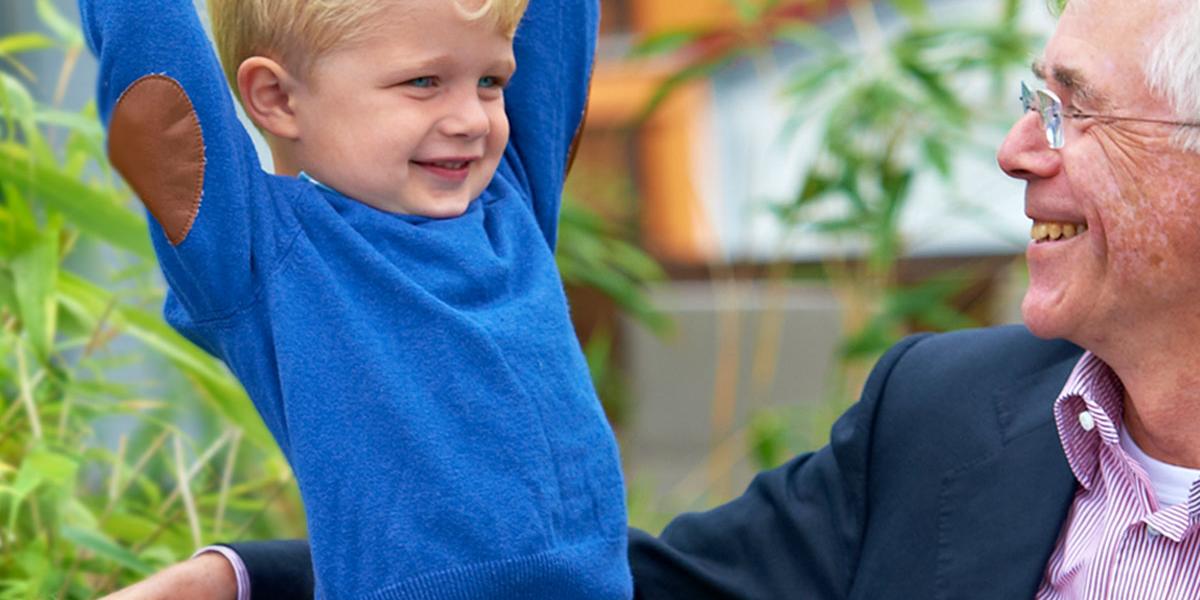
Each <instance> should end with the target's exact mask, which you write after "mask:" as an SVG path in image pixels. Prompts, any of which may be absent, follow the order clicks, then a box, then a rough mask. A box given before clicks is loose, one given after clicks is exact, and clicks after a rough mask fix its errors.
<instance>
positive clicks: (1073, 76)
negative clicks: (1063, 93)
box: [1031, 59, 1107, 106]
mask: <svg viewBox="0 0 1200 600" xmlns="http://www.w3.org/2000/svg"><path fill="white" fill-rule="evenodd" d="M1031 69H1032V70H1033V75H1034V77H1037V78H1038V79H1040V80H1042V81H1046V79H1047V78H1046V64H1045V63H1043V62H1042V61H1041V60H1040V59H1039V60H1035V61H1033V66H1032V67H1031ZM1050 71H1051V73H1050V74H1051V76H1053V77H1054V81H1055V82H1056V83H1057V84H1058V85H1060V86H1062V87H1063V88H1065V89H1066V90H1067V91H1069V92H1071V95H1072V96H1073V97H1075V98H1078V99H1080V100H1083V101H1085V102H1087V103H1088V104H1090V105H1092V106H1104V105H1106V104H1107V103H1106V101H1105V98H1104V96H1103V94H1100V93H1099V92H1097V91H1096V88H1095V87H1093V86H1092V85H1091V84H1090V83H1088V80H1087V76H1085V75H1084V74H1083V72H1082V71H1080V70H1079V69H1076V68H1073V67H1065V66H1062V65H1055V66H1054V67H1053V68H1052V69H1051V70H1050Z"/></svg>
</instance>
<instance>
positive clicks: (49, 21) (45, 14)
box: [36, 0, 83, 47]
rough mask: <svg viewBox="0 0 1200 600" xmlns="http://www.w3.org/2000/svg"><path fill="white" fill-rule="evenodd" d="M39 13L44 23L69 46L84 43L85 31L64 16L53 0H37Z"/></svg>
mask: <svg viewBox="0 0 1200 600" xmlns="http://www.w3.org/2000/svg"><path fill="white" fill-rule="evenodd" d="M36 7H37V14H38V18H40V19H41V20H42V23H43V24H45V25H46V27H47V28H49V29H50V31H51V32H53V33H54V35H56V36H58V39H59V40H61V41H62V42H63V43H65V44H66V45H67V46H69V47H77V46H82V45H83V33H81V32H80V31H79V28H78V27H76V26H75V24H74V23H72V22H71V21H70V19H67V18H66V17H64V16H63V14H62V13H61V12H59V11H58V8H57V7H56V6H55V5H54V2H52V1H51V0H37V4H36Z"/></svg>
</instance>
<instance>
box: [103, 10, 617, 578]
mask: <svg viewBox="0 0 1200 600" xmlns="http://www.w3.org/2000/svg"><path fill="white" fill-rule="evenodd" d="M210 2H212V3H213V6H212V9H213V16H214V18H213V23H214V32H215V37H216V38H217V40H218V45H219V47H220V51H221V53H222V56H223V58H224V60H225V65H226V70H227V74H228V78H229V81H230V83H231V84H232V85H233V87H234V89H236V90H237V91H238V92H239V99H240V100H241V102H242V105H243V107H244V108H245V110H246V113H247V114H248V115H249V117H250V118H251V119H252V120H253V121H254V122H255V123H256V124H257V125H258V126H259V127H260V128H261V130H262V131H263V132H264V134H265V135H266V137H267V139H268V142H269V144H270V147H271V150H272V154H273V157H274V160H275V168H276V171H277V173H278V174H277V175H268V174H266V173H264V172H262V171H261V169H260V167H259V163H258V160H257V158H256V155H255V150H254V148H253V146H252V144H251V142H250V139H249V137H248V136H247V135H246V132H245V131H244V130H243V129H242V127H241V126H240V125H239V123H238V121H237V117H236V116H235V111H234V106H233V103H232V102H231V99H230V94H229V88H227V87H226V84H225V83H224V82H223V81H222V74H221V69H220V67H219V65H218V62H217V60H216V57H215V56H214V55H213V53H212V51H211V48H210V45H209V43H208V41H207V39H206V37H205V35H204V33H203V30H202V29H201V27H200V24H199V21H198V19H197V17H196V14H195V11H194V9H193V7H192V0H80V9H81V14H82V20H83V26H84V29H85V32H86V35H87V39H88V43H89V45H90V46H91V48H92V50H93V51H94V52H95V53H96V55H97V56H98V57H99V59H100V75H99V84H98V87H99V104H100V112H101V115H102V118H103V119H104V120H105V122H106V123H107V125H108V128H109V129H108V132H109V153H110V156H111V158H112V162H113V164H114V165H115V166H116V168H117V169H118V170H119V171H120V172H121V174H122V175H123V176H124V177H125V179H126V180H127V181H128V182H129V183H130V185H131V186H132V187H133V189H134V190H135V192H136V193H137V195H138V197H139V198H140V199H141V201H142V202H143V203H144V204H145V205H146V207H147V209H148V210H149V212H150V214H151V215H152V216H153V219H152V220H151V221H152V223H151V235H152V237H153V240H154V245H155V248H156V250H157V252H158V255H159V258H160V261H161V263H162V269H163V273H164V274H165V276H166V278H167V281H168V283H169V287H170V291H169V293H168V296H167V303H166V308H165V312H166V315H167V318H168V320H169V321H170V322H171V323H172V324H173V325H174V326H175V327H176V328H178V329H179V330H180V331H181V332H183V333H184V334H185V335H187V336H188V337H189V338H190V339H192V340H194V341H195V342H196V343H198V344H200V345H201V346H203V347H204V348H206V349H207V350H208V351H210V352H212V353H213V354H215V355H217V356H219V357H221V358H222V359H223V360H224V361H225V362H226V363H227V364H228V365H229V367H230V368H231V369H232V370H233V372H234V373H235V374H236V375H237V377H238V378H239V379H240V380H241V382H242V384H243V385H244V386H245V387H246V389H247V390H248V392H249V394H250V397H251V398H252V399H253V400H254V403H255V405H256V406H257V408H258V410H259V412H260V413H261V415H262V417H263V419H264V420H265V422H266V424H267V426H268V427H269V428H270V430H271V432H272V433H273V434H274V436H275V439H276V440H277V441H278V443H279V445H280V447H281V448H282V449H283V452H284V454H285V455H286V456H287V458H288V460H289V462H290V463H291V465H292V468H293V470H294V471H295V473H296V477H297V479H298V481H299V485H300V490H301V493H302V495H303V497H304V501H305V505H306V511H307V517H308V526H309V535H310V540H311V543H312V550H313V556H314V564H315V567H314V568H315V571H316V578H317V589H318V596H319V597H325V598H380V599H383V598H388V599H392V598H397V599H398V598H430V597H438V598H443V597H444V598H572V599H588V598H605V599H608V598H626V597H630V596H631V595H632V591H631V582H630V576H629V570H628V566H627V564H626V559H625V535H626V534H625V513H624V497H623V488H622V481H621V473H620V469H619V461H618V457H617V453H616V446H615V443H614V439H613V436H612V432H611V431H610V429H609V428H608V425H607V423H606V421H605V419H604V417H603V414H602V412H601V410H600V407H599V404H598V402H597V400H596V396H595V393H594V391H593V389H592V386H591V382H590V379H589V377H588V372H587V367H586V364H585V362H584V360H583V357H582V355H581V352H580V349H579V346H578V342H577V341H576V339H575V337H574V333H573V330H572V327H571V323H570V320H569V318H568V310H567V304H566V300H565V297H564V294H563V289H562V285H561V283H560V280H559V278H558V274H557V271H556V270H555V267H554V259H553V247H554V242H555V232H556V219H557V215H558V203H559V195H560V192H561V188H562V183H563V178H564V176H565V171H566V168H567V164H568V156H569V153H570V148H571V145H572V140H573V138H574V135H575V133H576V132H577V130H578V127H579V123H580V120H581V117H582V115H583V108H584V103H585V100H586V89H587V83H588V81H587V80H588V77H589V73H590V65H591V60H592V52H593V49H594V43H595V36H596V22H597V19H598V16H597V14H598V8H597V6H596V3H595V2H594V0H532V3H531V6H530V7H529V10H528V14H525V15H524V17H523V21H522V16H521V15H522V13H523V12H524V3H525V0H486V1H485V0H321V1H318V0H210ZM518 21H521V22H522V25H521V28H520V30H519V31H516V33H515V41H514V30H515V29H516V24H517V22H518ZM517 65H520V69H521V72H520V74H519V75H515V76H514V69H515V68H516V66H517ZM510 78H511V82H510ZM506 86H507V89H506ZM506 109H507V112H506ZM510 127H511V135H510Z"/></svg>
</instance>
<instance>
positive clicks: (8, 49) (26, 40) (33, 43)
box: [0, 33, 56, 56]
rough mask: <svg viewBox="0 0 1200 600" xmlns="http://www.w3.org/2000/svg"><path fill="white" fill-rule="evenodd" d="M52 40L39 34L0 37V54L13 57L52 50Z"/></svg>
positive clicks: (53, 44)
mask: <svg viewBox="0 0 1200 600" xmlns="http://www.w3.org/2000/svg"><path fill="white" fill-rule="evenodd" d="M55 45H56V44H55V43H54V40H52V39H50V38H48V37H46V36H44V35H42V34H40V33H17V34H14V35H8V36H4V37H0V54H5V55H10V56H11V55H13V54H20V53H22V52H31V51H34V50H45V49H47V48H53V47H54V46H55Z"/></svg>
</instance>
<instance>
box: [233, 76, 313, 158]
mask: <svg viewBox="0 0 1200 600" xmlns="http://www.w3.org/2000/svg"><path fill="white" fill-rule="evenodd" d="M237 83H238V92H239V93H240V94H241V96H242V107H243V108H245V110H246V116H248V117H250V120H252V121H254V123H255V124H256V125H258V126H259V127H261V128H262V129H263V131H265V132H267V133H270V134H271V135H274V136H275V137H278V138H281V139H287V140H294V139H296V138H298V137H300V128H299V124H298V123H297V121H296V113H295V111H294V110H293V107H292V102H293V100H294V94H295V93H296V91H297V90H296V86H297V84H298V82H297V80H296V79H295V78H294V77H292V76H291V74H289V73H288V72H287V69H284V68H283V65H280V64H279V63H277V62H275V61H273V60H271V59H269V58H267V57H265V56H252V57H250V58H247V59H246V60H244V61H242V64H241V66H240V67H238V72H237Z"/></svg>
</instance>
